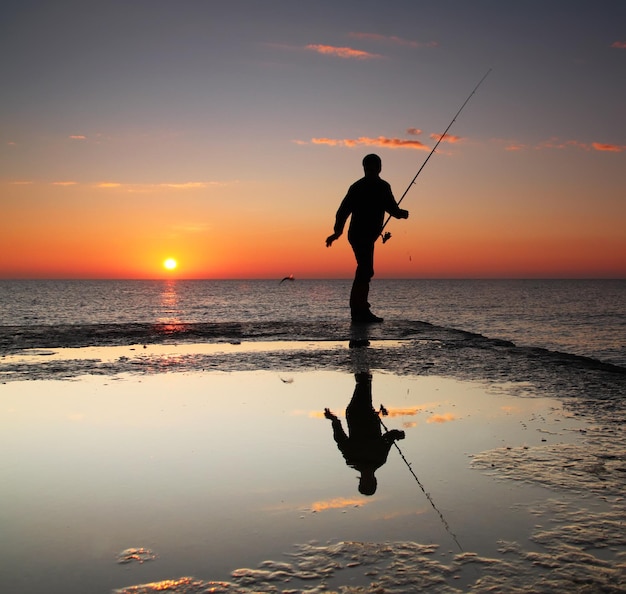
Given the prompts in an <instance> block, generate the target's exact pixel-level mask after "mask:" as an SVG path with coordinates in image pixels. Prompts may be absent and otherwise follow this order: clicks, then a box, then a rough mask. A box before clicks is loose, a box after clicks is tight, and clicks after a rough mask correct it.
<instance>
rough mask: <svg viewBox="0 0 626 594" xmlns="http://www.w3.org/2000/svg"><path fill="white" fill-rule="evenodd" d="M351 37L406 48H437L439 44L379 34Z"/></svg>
mask: <svg viewBox="0 0 626 594" xmlns="http://www.w3.org/2000/svg"><path fill="white" fill-rule="evenodd" d="M350 37H354V38H355V39H367V40H370V41H377V42H382V43H393V44H395V45H403V46H406V47H414V48H418V47H437V46H438V45H439V44H438V43H437V42H436V41H426V42H424V41H413V40H411V39H403V38H402V37H396V36H395V35H380V34H378V33H357V32H354V33H350Z"/></svg>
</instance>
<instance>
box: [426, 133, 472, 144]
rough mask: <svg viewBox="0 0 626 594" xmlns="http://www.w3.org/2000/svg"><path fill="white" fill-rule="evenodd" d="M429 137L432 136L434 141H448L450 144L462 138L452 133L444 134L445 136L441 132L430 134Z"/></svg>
mask: <svg viewBox="0 0 626 594" xmlns="http://www.w3.org/2000/svg"><path fill="white" fill-rule="evenodd" d="M430 138H432V139H433V140H434V141H435V142H437V141H439V140H441V142H448V143H450V144H455V143H457V142H461V141H462V140H464V139H463V138H462V137H461V136H455V135H454V134H446V135H445V136H443V135H442V134H430Z"/></svg>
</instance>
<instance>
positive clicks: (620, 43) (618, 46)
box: [611, 41, 626, 49]
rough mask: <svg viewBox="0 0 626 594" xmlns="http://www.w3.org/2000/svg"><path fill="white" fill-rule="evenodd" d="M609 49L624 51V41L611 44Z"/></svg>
mask: <svg viewBox="0 0 626 594" xmlns="http://www.w3.org/2000/svg"><path fill="white" fill-rule="evenodd" d="M611 47H615V48H617V49H626V41H614V42H613V43H612V44H611Z"/></svg>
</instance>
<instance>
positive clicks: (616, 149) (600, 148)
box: [591, 142, 626, 153]
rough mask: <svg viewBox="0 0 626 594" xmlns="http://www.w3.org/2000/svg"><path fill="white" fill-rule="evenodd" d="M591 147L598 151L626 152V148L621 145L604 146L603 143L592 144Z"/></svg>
mask: <svg viewBox="0 0 626 594" xmlns="http://www.w3.org/2000/svg"><path fill="white" fill-rule="evenodd" d="M591 146H592V147H593V149H594V150H596V151H608V152H611V153H621V152H623V151H626V146H624V145H619V144H604V143H602V142H592V143H591Z"/></svg>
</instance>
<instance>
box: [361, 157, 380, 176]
mask: <svg viewBox="0 0 626 594" xmlns="http://www.w3.org/2000/svg"><path fill="white" fill-rule="evenodd" d="M382 167H383V164H382V161H381V160H380V157H379V156H378V155H374V154H373V153H372V154H370V155H365V157H363V170H364V171H365V174H366V175H368V174H369V175H378V174H379V173H380V172H381V169H382Z"/></svg>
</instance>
